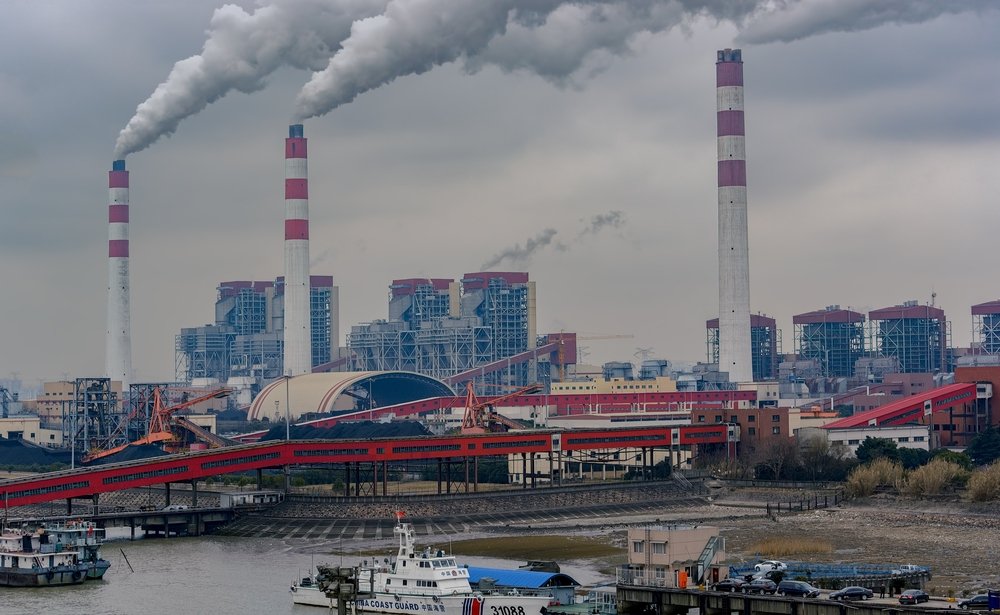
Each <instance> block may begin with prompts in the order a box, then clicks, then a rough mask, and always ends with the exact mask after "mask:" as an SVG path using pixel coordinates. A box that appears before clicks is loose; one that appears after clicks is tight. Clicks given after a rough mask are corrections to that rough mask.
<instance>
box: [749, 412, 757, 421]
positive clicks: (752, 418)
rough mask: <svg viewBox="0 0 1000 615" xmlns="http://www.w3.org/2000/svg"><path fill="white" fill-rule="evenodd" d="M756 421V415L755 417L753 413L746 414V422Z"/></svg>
mask: <svg viewBox="0 0 1000 615" xmlns="http://www.w3.org/2000/svg"><path fill="white" fill-rule="evenodd" d="M756 421H757V417H755V416H754V415H752V414H751V415H749V416H747V423H755V422H756Z"/></svg>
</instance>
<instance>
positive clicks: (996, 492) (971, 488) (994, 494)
mask: <svg viewBox="0 0 1000 615" xmlns="http://www.w3.org/2000/svg"><path fill="white" fill-rule="evenodd" d="M968 492H969V499H971V500H972V501H973V502H989V501H991V500H998V499H1000V461H995V462H993V463H992V464H990V465H988V466H986V467H985V468H983V469H981V470H977V471H976V472H973V473H972V476H971V477H969V483H968Z"/></svg>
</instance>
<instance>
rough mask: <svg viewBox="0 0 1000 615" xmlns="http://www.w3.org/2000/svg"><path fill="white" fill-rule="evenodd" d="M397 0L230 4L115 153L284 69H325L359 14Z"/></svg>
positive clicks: (138, 114)
mask: <svg viewBox="0 0 1000 615" xmlns="http://www.w3.org/2000/svg"><path fill="white" fill-rule="evenodd" d="M388 1H389V0H337V1H336V2H330V1H329V0H280V1H278V2H275V3H274V4H271V5H268V6H263V7H260V8H258V9H256V10H255V11H253V12H252V13H247V12H245V11H244V10H243V9H242V8H240V7H239V6H236V5H234V4H227V5H224V6H222V7H220V8H218V9H216V11H215V13H214V14H213V15H212V20H211V23H210V26H209V29H208V38H207V39H206V40H205V45H204V47H203V48H202V52H201V54H199V55H195V56H191V57H190V58H186V59H184V60H181V61H179V62H177V63H176V64H174V68H173V70H171V71H170V74H169V75H168V76H167V79H166V81H164V82H163V83H161V84H160V85H159V86H157V87H156V90H154V91H153V93H152V94H151V95H150V96H149V98H148V99H146V100H145V102H143V103H142V104H140V105H139V106H138V108H137V109H136V111H135V115H134V116H133V117H132V119H130V120H129V122H128V124H127V125H126V126H125V128H124V129H122V131H121V133H120V134H119V135H118V141H117V142H116V143H115V157H116V158H122V157H124V156H126V155H127V154H131V153H134V152H138V151H140V150H143V149H145V148H147V147H149V146H150V145H152V144H153V143H154V142H155V141H156V140H157V139H159V138H160V137H163V136H167V135H170V134H173V132H174V131H175V130H177V126H178V124H180V122H181V121H182V120H183V119H185V118H187V117H189V116H191V115H194V114H195V113H198V112H199V111H201V110H202V109H204V108H205V107H206V106H207V105H209V104H211V103H213V102H215V101H216V100H218V99H220V98H222V97H223V96H225V95H226V94H228V93H229V92H231V91H232V90H237V91H240V92H244V93H251V92H255V91H257V90H260V89H261V88H263V87H264V86H265V85H267V77H268V76H269V75H270V74H271V73H273V72H274V71H275V70H277V69H278V68H280V67H282V66H291V67H294V68H300V69H308V70H313V71H316V70H320V69H322V68H323V67H324V66H326V65H327V62H328V60H329V59H330V57H331V56H333V54H334V53H335V52H336V51H337V49H339V47H340V42H341V41H342V40H343V39H345V38H346V37H347V36H348V35H349V34H350V32H351V24H353V23H354V22H355V21H357V20H358V19H363V18H365V17H371V16H373V15H378V14H380V13H381V12H382V11H383V10H384V9H385V6H386V3H387V2H388Z"/></svg>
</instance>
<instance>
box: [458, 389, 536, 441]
mask: <svg viewBox="0 0 1000 615" xmlns="http://www.w3.org/2000/svg"><path fill="white" fill-rule="evenodd" d="M541 389H542V387H541V385H538V384H532V385H529V386H526V387H521V388H519V389H517V390H515V391H512V392H510V393H507V394H506V395H500V396H499V397H494V398H493V399H490V400H488V401H480V399H479V398H478V397H476V392H475V391H474V390H473V389H472V383H471V382H470V383H468V384H467V385H466V393H465V415H464V416H463V417H462V429H461V431H462V433H464V434H466V433H486V432H488V431H495V430H496V429H497V424H500V425H503V426H505V427H508V428H514V429H516V428H518V427H520V425H518V424H517V423H516V422H514V421H512V420H510V419H508V418H507V417H505V416H503V415H502V414H498V413H497V412H496V411H495V410H494V409H493V407H494V406H496V405H499V404H501V403H503V402H505V401H507V400H509V399H513V398H514V397H517V396H518V395H531V394H532V393H537V392H538V391H540V390H541Z"/></svg>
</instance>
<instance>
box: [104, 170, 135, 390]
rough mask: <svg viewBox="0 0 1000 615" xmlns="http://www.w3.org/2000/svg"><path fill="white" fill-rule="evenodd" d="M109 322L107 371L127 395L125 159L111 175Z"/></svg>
mask: <svg viewBox="0 0 1000 615" xmlns="http://www.w3.org/2000/svg"><path fill="white" fill-rule="evenodd" d="M108 193H109V194H108V196H109V203H110V204H109V205H108V321H107V330H106V332H105V351H104V361H105V363H104V369H105V373H106V374H107V377H108V378H110V379H111V380H119V381H121V383H122V392H123V394H124V393H125V392H126V391H127V390H128V385H129V381H130V380H131V377H132V326H131V315H130V312H129V282H128V171H126V170H125V161H124V160H115V161H114V162H112V163H111V171H109V172H108Z"/></svg>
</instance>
